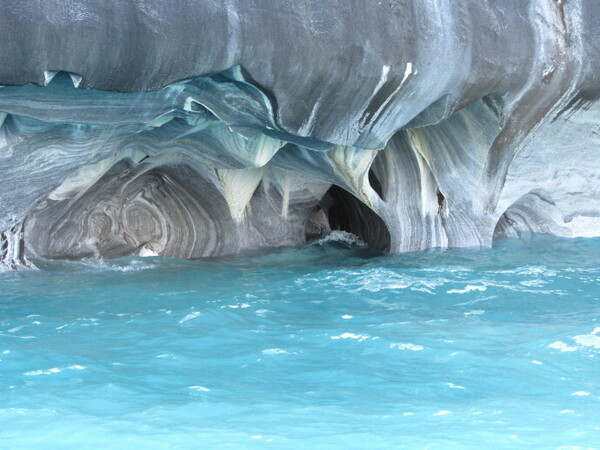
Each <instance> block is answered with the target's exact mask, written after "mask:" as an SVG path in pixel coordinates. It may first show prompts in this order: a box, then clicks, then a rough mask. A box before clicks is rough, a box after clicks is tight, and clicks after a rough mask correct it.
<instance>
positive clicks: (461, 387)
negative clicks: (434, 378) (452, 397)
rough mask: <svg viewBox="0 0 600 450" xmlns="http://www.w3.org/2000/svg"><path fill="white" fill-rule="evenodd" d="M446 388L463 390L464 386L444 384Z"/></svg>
mask: <svg viewBox="0 0 600 450" xmlns="http://www.w3.org/2000/svg"><path fill="white" fill-rule="evenodd" d="M446 386H448V387H449V388H450V389H465V387H464V386H460V385H458V384H454V383H446Z"/></svg>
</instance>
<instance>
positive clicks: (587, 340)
mask: <svg viewBox="0 0 600 450" xmlns="http://www.w3.org/2000/svg"><path fill="white" fill-rule="evenodd" d="M599 334H600V327H596V328H594V330H593V331H592V332H591V333H589V334H582V335H579V336H574V337H573V340H574V341H575V342H576V343H577V344H579V345H581V346H583V347H592V348H598V349H600V336H599Z"/></svg>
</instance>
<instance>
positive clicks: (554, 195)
mask: <svg viewBox="0 0 600 450" xmlns="http://www.w3.org/2000/svg"><path fill="white" fill-rule="evenodd" d="M0 42H2V44H1V45H0V85H1V86H2V87H0V124H1V126H0V177H1V179H2V184H1V185H0V230H4V232H3V233H2V239H1V241H2V242H1V243H2V259H3V261H4V264H5V265H6V266H17V265H19V264H26V262H27V259H28V258H38V257H43V258H81V257H89V256H92V257H115V256H121V255H128V254H138V253H140V252H141V253H149V254H153V253H157V254H163V255H167V256H173V257H182V258H192V257H203V256H218V255H224V254H236V253H240V252H244V251H247V250H254V249H259V248H266V247H274V246H282V245H285V246H288V245H299V244H301V243H302V242H304V241H305V239H306V238H307V237H313V236H315V235H318V233H321V232H325V231H327V230H329V229H331V228H342V229H345V230H347V231H352V232H355V233H357V234H359V235H361V236H362V237H363V239H364V240H365V241H367V242H368V243H369V244H370V245H372V246H373V247H376V248H380V249H382V250H388V251H391V252H403V251H417V250H423V249H427V248H431V247H465V246H489V245H491V243H492V240H493V239H494V237H504V236H523V235H526V234H529V233H536V232H544V233H552V234H558V235H564V236H597V235H600V201H599V198H600V197H599V194H600V193H599V192H598V190H599V189H600V180H599V178H600V157H599V155H598V148H599V147H598V144H599V143H600V142H599V134H598V133H599V132H600V120H599V119H600V107H599V106H598V103H597V99H598V97H599V96H600V82H599V81H598V75H597V74H598V73H600V72H599V69H600V47H599V46H598V42H600V4H599V3H597V2H594V1H592V0H570V1H564V0H535V1H530V2H526V1H522V0H503V1H481V0H465V1H461V2H449V1H445V0H391V1H385V2H383V1H382V2H379V1H368V2H364V1H362V0H361V1H358V0H337V1H332V0H327V1H324V0H319V1H316V0H315V1H309V0H293V1H292V0H282V1H279V2H271V3H269V4H268V5H267V4H266V3H265V2H264V1H261V0H237V1H203V2H198V1H192V0H182V1H179V2H176V4H170V3H169V4H167V3H165V2H164V1H161V0H145V1H131V2H121V1H117V0H111V1H108V2H97V1H95V0H80V1H68V2H65V1H48V0H43V1H42V0H30V1H27V2H23V1H21V0H18V1H17V0H7V1H5V2H4V3H3V8H2V11H0Z"/></svg>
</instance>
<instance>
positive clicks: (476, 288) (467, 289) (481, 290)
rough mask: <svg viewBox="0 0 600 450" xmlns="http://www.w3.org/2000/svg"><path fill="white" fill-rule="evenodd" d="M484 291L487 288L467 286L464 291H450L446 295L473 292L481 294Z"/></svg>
mask: <svg viewBox="0 0 600 450" xmlns="http://www.w3.org/2000/svg"><path fill="white" fill-rule="evenodd" d="M486 289H487V287H485V286H477V285H472V284H468V285H467V286H465V288H464V289H450V290H449V291H447V292H446V293H447V294H466V293H468V292H473V291H479V292H483V291H485V290H486Z"/></svg>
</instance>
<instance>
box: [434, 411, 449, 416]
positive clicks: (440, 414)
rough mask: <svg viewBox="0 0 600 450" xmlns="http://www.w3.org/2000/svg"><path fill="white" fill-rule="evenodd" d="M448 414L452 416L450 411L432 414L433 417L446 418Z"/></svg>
mask: <svg viewBox="0 0 600 450" xmlns="http://www.w3.org/2000/svg"><path fill="white" fill-rule="evenodd" d="M449 414H452V411H448V410H445V409H443V410H441V411H438V412H436V413H435V414H434V416H447V415H449Z"/></svg>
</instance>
